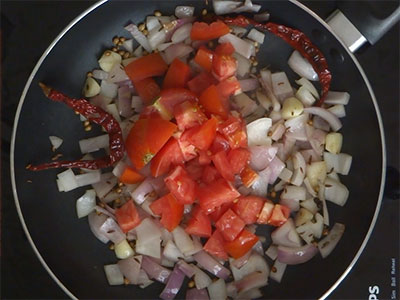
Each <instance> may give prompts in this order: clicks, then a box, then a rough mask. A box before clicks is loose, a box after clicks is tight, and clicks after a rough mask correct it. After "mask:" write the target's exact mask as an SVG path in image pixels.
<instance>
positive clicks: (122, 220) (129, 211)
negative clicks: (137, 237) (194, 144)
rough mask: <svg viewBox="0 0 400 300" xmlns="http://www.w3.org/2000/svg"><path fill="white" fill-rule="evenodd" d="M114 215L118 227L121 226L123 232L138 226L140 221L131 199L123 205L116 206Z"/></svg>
mask: <svg viewBox="0 0 400 300" xmlns="http://www.w3.org/2000/svg"><path fill="white" fill-rule="evenodd" d="M115 217H116V218H117V222H118V224H119V227H121V229H122V231H123V232H125V233H126V232H128V231H129V230H131V229H133V228H135V227H136V226H138V225H139V224H140V222H141V220H140V217H139V214H138V212H137V210H136V206H135V204H134V203H133V200H129V201H128V202H126V203H125V204H124V205H122V206H121V207H119V208H117V209H116V210H115Z"/></svg>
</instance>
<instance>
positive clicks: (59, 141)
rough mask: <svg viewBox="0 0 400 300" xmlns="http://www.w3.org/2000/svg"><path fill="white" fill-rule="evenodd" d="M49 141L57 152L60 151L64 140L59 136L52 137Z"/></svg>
mask: <svg viewBox="0 0 400 300" xmlns="http://www.w3.org/2000/svg"><path fill="white" fill-rule="evenodd" d="M49 140H50V143H51V145H52V146H53V149H54V150H56V149H58V148H59V147H60V146H61V144H62V143H63V140H62V139H61V138H59V137H58V136H54V135H50V136H49Z"/></svg>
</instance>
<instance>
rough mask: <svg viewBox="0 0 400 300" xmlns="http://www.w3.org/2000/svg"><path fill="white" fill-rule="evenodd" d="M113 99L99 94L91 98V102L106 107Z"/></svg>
mask: <svg viewBox="0 0 400 300" xmlns="http://www.w3.org/2000/svg"><path fill="white" fill-rule="evenodd" d="M111 101H112V99H111V98H108V97H105V96H103V95H97V96H95V97H92V98H90V103H91V104H93V105H96V106H99V107H101V108H102V109H106V107H107V105H108V104H110V103H111Z"/></svg>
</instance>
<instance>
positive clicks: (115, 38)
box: [112, 36, 119, 45]
mask: <svg viewBox="0 0 400 300" xmlns="http://www.w3.org/2000/svg"><path fill="white" fill-rule="evenodd" d="M112 42H113V44H115V45H117V44H118V43H119V38H118V37H117V36H115V37H114V38H113V39H112Z"/></svg>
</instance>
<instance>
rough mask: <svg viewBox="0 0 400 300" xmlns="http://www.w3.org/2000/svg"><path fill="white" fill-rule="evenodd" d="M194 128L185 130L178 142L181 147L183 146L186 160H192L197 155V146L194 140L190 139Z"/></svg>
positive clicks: (182, 149) (182, 150)
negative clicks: (193, 142)
mask: <svg viewBox="0 0 400 300" xmlns="http://www.w3.org/2000/svg"><path fill="white" fill-rule="evenodd" d="M192 129H193V128H191V129H189V130H185V131H184V132H183V133H182V134H181V136H180V137H179V139H178V144H179V147H180V148H181V152H182V154H183V159H184V161H189V160H192V159H193V158H195V157H196V156H197V151H196V147H195V146H194V145H193V144H192V142H191V141H190V139H189V136H190V135H191V130H192Z"/></svg>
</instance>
